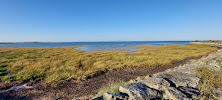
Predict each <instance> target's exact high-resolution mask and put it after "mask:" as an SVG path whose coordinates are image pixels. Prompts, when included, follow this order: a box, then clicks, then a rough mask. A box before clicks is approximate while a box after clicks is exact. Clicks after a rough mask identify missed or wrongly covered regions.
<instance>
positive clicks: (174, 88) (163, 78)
mask: <svg viewBox="0 0 222 100" xmlns="http://www.w3.org/2000/svg"><path fill="white" fill-rule="evenodd" d="M221 58H222V50H218V51H217V52H216V53H214V54H210V55H208V56H207V57H203V58H201V59H193V60H191V61H190V62H189V63H188V64H184V65H181V66H178V67H176V68H174V69H169V70H166V71H165V72H161V73H157V74H154V75H148V76H146V77H145V78H144V79H143V80H142V79H141V78H137V79H135V80H131V81H130V83H131V84H130V85H128V86H120V87H119V91H120V92H121V94H118V95H117V94H110V93H104V94H103V96H102V99H103V100H121V99H122V100H153V99H163V98H164V99H170V100H199V99H200V97H201V93H200V91H199V90H198V89H197V85H198V82H199V80H200V79H199V78H198V74H199V73H198V72H197V71H195V70H194V69H195V68H198V67H206V68H209V69H211V70H214V71H218V70H220V68H221V67H220V66H219V65H218V63H217V60H216V59H221ZM215 92H217V94H219V95H218V97H217V99H221V98H222V94H221V93H222V89H221V88H217V89H215ZM100 98H101V97H100ZM95 99H97V100H98V98H95ZM99 100H100V99H99Z"/></svg>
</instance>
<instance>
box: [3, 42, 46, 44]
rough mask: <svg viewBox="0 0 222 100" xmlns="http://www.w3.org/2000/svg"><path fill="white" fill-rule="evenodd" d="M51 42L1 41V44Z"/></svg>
mask: <svg viewBox="0 0 222 100" xmlns="http://www.w3.org/2000/svg"><path fill="white" fill-rule="evenodd" d="M23 43H50V42H0V44H23Z"/></svg>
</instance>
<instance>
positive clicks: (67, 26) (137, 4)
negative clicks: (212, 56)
mask: <svg viewBox="0 0 222 100" xmlns="http://www.w3.org/2000/svg"><path fill="white" fill-rule="evenodd" d="M209 39H211V40H222V0H0V42H33V41H36V42H75V41H160V40H162V41H167V40H173V41H175V40H181V41H182V40H209Z"/></svg>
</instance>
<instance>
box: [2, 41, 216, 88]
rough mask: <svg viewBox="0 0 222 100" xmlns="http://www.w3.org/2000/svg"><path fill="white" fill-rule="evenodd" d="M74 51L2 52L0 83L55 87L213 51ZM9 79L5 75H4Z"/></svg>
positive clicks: (203, 48) (159, 48) (144, 48)
mask: <svg viewBox="0 0 222 100" xmlns="http://www.w3.org/2000/svg"><path fill="white" fill-rule="evenodd" d="M75 48H76V47H53V48H2V49H0V75H1V77H0V80H1V81H29V80H37V81H41V80H44V82H45V84H46V85H49V86H57V85H59V84H62V83H64V82H68V81H71V80H86V79H88V78H90V77H94V76H96V75H99V74H101V73H104V72H107V71H111V70H121V69H123V68H124V66H130V67H156V66H169V65H172V64H173V63H175V62H178V61H185V60H186V59H189V58H198V57H201V56H204V55H207V54H208V53H211V52H213V51H216V50H217V48H215V47H209V46H200V45H162V46H156V47H151V46H139V49H138V50H134V52H135V53H134V54H129V53H128V52H118V51H100V52H83V51H79V50H76V49H75ZM8 72H9V73H11V74H12V75H7V73H8Z"/></svg>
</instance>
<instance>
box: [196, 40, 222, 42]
mask: <svg viewBox="0 0 222 100" xmlns="http://www.w3.org/2000/svg"><path fill="white" fill-rule="evenodd" d="M193 42H222V41H219V40H206V41H198V40H195V41H193Z"/></svg>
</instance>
